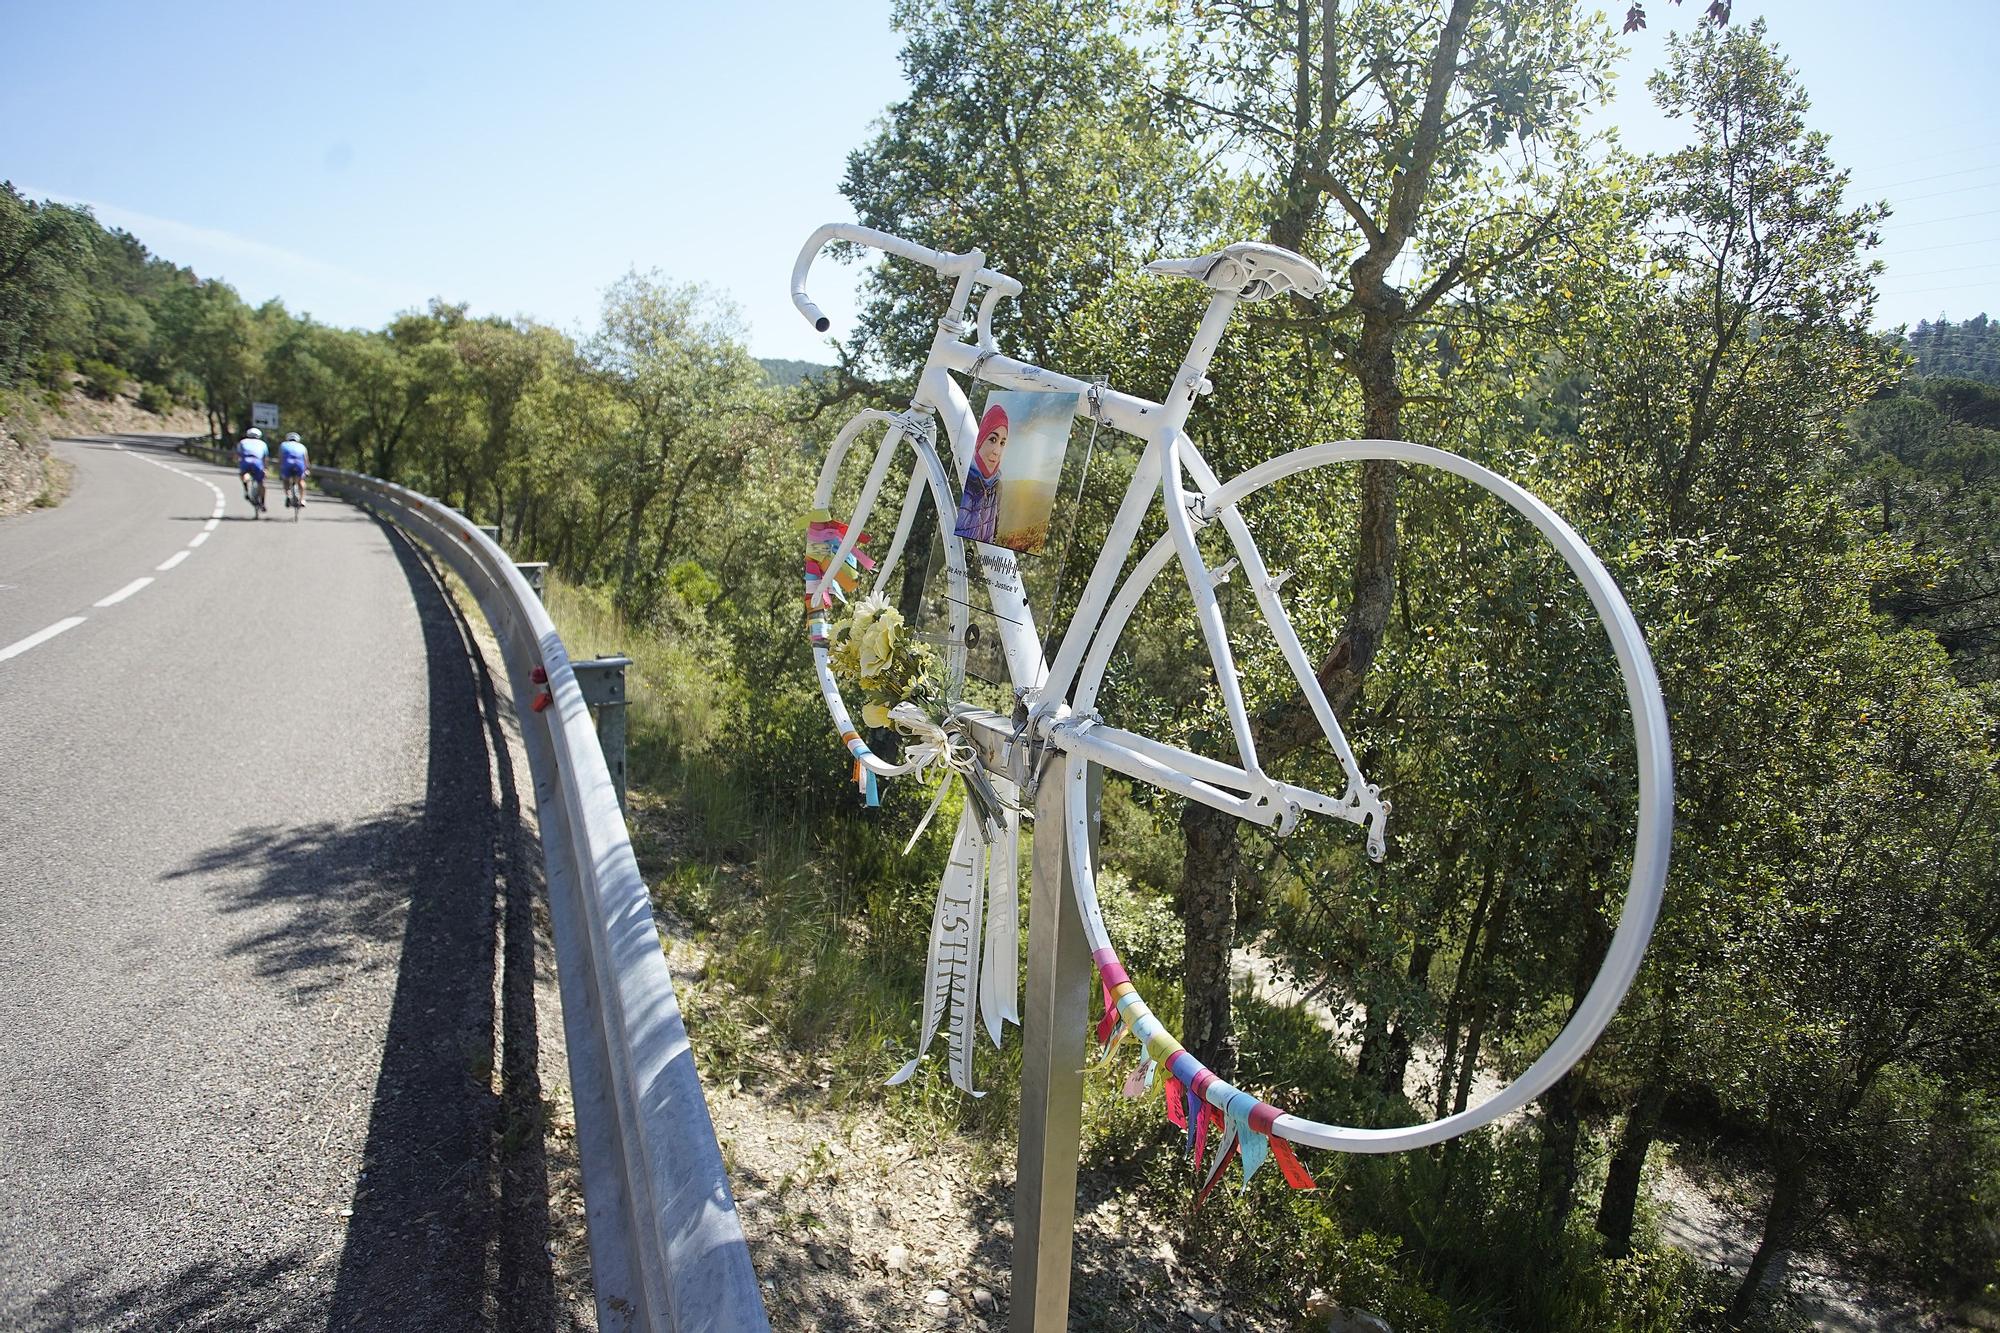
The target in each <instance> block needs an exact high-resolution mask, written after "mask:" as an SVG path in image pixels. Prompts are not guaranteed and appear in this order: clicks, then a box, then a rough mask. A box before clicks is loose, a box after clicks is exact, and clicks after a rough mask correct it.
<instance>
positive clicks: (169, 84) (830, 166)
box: [0, 0, 2000, 360]
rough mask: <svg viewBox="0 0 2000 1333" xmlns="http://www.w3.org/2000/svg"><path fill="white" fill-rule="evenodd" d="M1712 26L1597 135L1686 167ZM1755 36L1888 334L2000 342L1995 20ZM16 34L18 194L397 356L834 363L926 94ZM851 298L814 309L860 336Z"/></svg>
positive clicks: (280, 33) (104, 25) (242, 44)
mask: <svg viewBox="0 0 2000 1333" xmlns="http://www.w3.org/2000/svg"><path fill="white" fill-rule="evenodd" d="M1613 7H1614V8H1615V9H1616V10H1617V11H1619V12H1620V13H1622V11H1623V8H1624V4H1623V2H1622V0H1620V2H1619V3H1616V4H1615V5H1614V6H1613ZM1690 7H1691V8H1692V9H1693V10H1694V11H1696V12H1698V11H1699V9H1700V8H1701V7H1702V5H1701V0H1690V4H1689V6H1684V7H1682V8H1675V7H1674V6H1673V5H1672V4H1670V3H1669V0H1649V3H1648V8H1649V9H1650V10H1651V11H1652V23H1653V27H1652V30H1651V31H1650V32H1649V33H1646V34H1642V35H1640V36H1639V37H1638V38H1637V39H1636V40H1635V41H1634V42H1633V43H1632V53H1631V55H1630V56H1629V57H1628V59H1627V60H1626V61H1625V63H1624V67H1623V69H1622V72H1621V96H1620V99H1619V102H1618V103H1617V104H1616V105H1615V106H1614V107H1613V108H1611V109H1610V111H1609V112H1607V113H1606V117H1605V120H1606V123H1613V124H1616V125H1618V126H1619V128H1620V133H1621V135H1622V137H1623V138H1624V140H1625V142H1626V143H1627V145H1628V146H1630V147H1633V148H1635V149H1641V150H1645V149H1664V148H1671V147H1672V146H1674V144H1675V142H1676V139H1675V138H1674V134H1673V129H1674V127H1673V126H1672V125H1671V123H1669V122H1666V121H1663V120H1662V119H1661V118H1660V117H1658V116H1657V115H1656V114H1655V113H1653V112H1652V111H1651V108H1650V102H1649V99H1648V98H1647V97H1646V95H1645V91H1644V81H1645V77H1646V74H1647V73H1649V72H1650V71H1651V70H1652V69H1653V68H1655V67H1656V66H1657V65H1658V63H1659V60H1660V54H1661V51H1662V49H1663V47H1664V34H1665V33H1666V32H1668V31H1686V30H1687V29H1689V28H1690V27H1691V26H1692V25H1693V23H1694V21H1695V17H1696V12H1687V9H1688V8H1690ZM1759 13H1762V14H1765V15H1766V16H1768V18H1769V19H1770V23H1771V29H1772V34H1773V36H1774V37H1776V38H1777V40H1778V41H1779V43H1780V44H1781V45H1782V46H1783V47H1784V48H1785V50H1786V51H1787V53H1788V54H1789V55H1790V56H1791V57H1792V59H1793V61H1794V63H1795V64H1796V65H1797V67H1798V69H1799V72H1800V76H1801V78H1802V80H1803V82H1804V84H1805V86H1806V88H1807V90H1808V91H1809V92H1810V93H1811V95H1812V97H1813V101H1814V109H1813V113H1812V117H1811V120H1812V123H1813V125H1814V127H1815V128H1819V129H1824V130H1826V131H1827V132H1829V133H1830V134H1831V135H1832V136H1833V142H1834V153H1835V156H1836V158H1837V159H1838V160H1839V161H1840V162H1842V163H1843V164H1844V165H1847V166H1849V167H1851V168H1852V169H1853V170H1854V173H1855V186H1856V189H1857V191H1858V192H1859V193H1860V194H1861V195H1862V196H1864V197H1871V198H1886V199H1888V200H1890V201H1891V202H1892V203H1894V204H1895V205H1896V206H1897V216H1896V217H1895V218H1894V219H1892V220H1891V222H1890V223H1889V224H1888V227H1887V228H1886V229H1885V231H1884V240H1885V245H1884V247H1883V250H1882V252H1881V253H1882V256H1883V257H1884V258H1885V259H1886V260H1887V261H1888V263H1889V271H1888V273H1887V274H1886V275H1885V276H1884V278H1883V279H1882V283H1881V287H1882V292H1883V300H1882V303H1881V306H1880V312H1879V313H1880V316H1881V320H1882V322H1883V323H1885V324H1887V323H1898V322H1904V321H1912V322H1913V321H1915V320H1916V319H1918V318H1925V317H1935V316H1936V315H1938V314H1939V313H1941V312H1942V313H1945V314H1948V315H1950V316H1951V317H1952V318H1962V317H1966V316H1969V315H1972V314H1975V313H1978V312H1979V311H1980V310H1982V309H1983V310H1986V311H1988V312H1989V313H1992V314H1995V315H2000V142H1996V139H2000V136H1996V135H1995V133H1994V130H1995V128H1996V120H2000V117H1996V114H1995V112H1994V110H1993V105H1994V98H1993V94H1992V92H1991V85H1990V78H1991V68H1990V58H1991V54H1992V52H1993V51H1995V50H1996V49H2000V3H1995V0H1914V2H1913V3H1910V4H1908V5H1906V6H1902V7H1898V6H1893V5H1890V4H1888V3H1885V2H1884V0H1764V3H1761V4H1760V3H1758V2H1757V0H1737V6H1736V19H1737V21H1738V22H1739V23H1744V22H1748V21H1749V20H1750V18H1751V17H1753V16H1754V15H1756V14H1759ZM0 32H4V33H5V39H4V43H0V178H6V179H11V180H12V181H13V182H14V183H15V185H16V186H17V187H19V188H21V189H22V190H24V191H25V192H27V193H29V194H31V195H35V196H38V197H57V198H62V199H66V200H72V201H80V202H87V203H89V204H91V205H92V206H93V207H94V208H95V209H96V211H97V214H98V216H99V217H100V218H101V219H102V220H104V221H105V222H107V223H111V224H114V225H118V226H123V227H126V228H128V229H129V230H131V231H133V232H135V233H136V234H138V236H139V237H140V238H141V239H142V240H144V241H145V242H146V243H147V244H148V245H149V246H151V247H152V248H153V249H154V250H155V251H156V252H158V253H160V254H163V255H165V256H167V257H168V258H170V259H173V260H175V261H177V262H179V263H184V264H189V265H192V266H193V267H194V268H195V270H196V271H197V272H200V273H201V274H203V275H204V276H218V277H222V278H225V279H227V280H228V281H229V282H231V283H232V284H234V285H235V286H236V288H237V289H238V290H239V291H241V292H242V293H243V295H244V296H245V297H246V298H248V299H250V300H253V301H254V300H262V299H264V298H266V297H269V296H278V297H281V298H282V299H283V300H284V301H285V303H286V304H287V305H288V306H289V307H290V308H291V309H293V310H295V311H307V312H310V313H311V314H313V315H314V316H316V317H318V318H320V319H323V320H326V321H329V322H333V323H339V324H349V325H360V326H367V327H374V326H378V325H380V324H381V323H383V322H384V321H385V320H386V319H388V318H389V317H390V316H391V315H392V314H394V313H395V312H396V311H397V310H400V309H405V308H409V307H412V306H420V305H422V304H423V303H424V302H425V301H426V300H427V299H429V298H430V297H432V296H444V297H446V298H448V299H452V300H460V301H468V302H470V303H471V305H472V307H473V309H474V310H475V312H478V313H499V314H507V315H514V314H525V315H532V316H534V317H536V318H539V319H542V320H546V321H548V322H551V323H555V324H558V325H561V326H564V327H567V328H571V329H573V330H580V329H582V328H585V327H587V326H588V325H589V324H591V323H592V322H594V319H595V315H596V310H597V305H598V300H599V296H600V294H601V292H602V291H603V289H604V287H605V286H606V285H607V284H609V283H610V282H611V281H613V280H614V279H615V278H617V277H618V276H619V275H620V274H622V273H623V272H625V271H626V270H627V269H629V268H632V267H635V266H636V267H638V268H641V269H650V268H658V269H660V270H661V271H662V272H664V273H666V274H667V275H668V276H670V277H673V278H676V279H680V280H687V281H697V282H702V283H705V284H707V285H709V286H710V287H713V288H715V289H717V290H718V291H721V292H723V293H725V294H726V295H728V296H729V297H730V298H731V299H732V300H733V301H734V302H735V303H736V305H737V306H738V307H739V308H740V310H741V312H742V314H743V316H744V319H745V321H746V324H747V325H748V337H749V342H750V345H751V347H752V348H753V350H755V351H756V352H757V353H758V354H760V355H764V356H791V357H804V358H809V359H813V360H826V359H828V357H827V356H826V354H825V351H824V346H823V343H822V342H821V340H820V339H819V337H818V336H817V335H815V334H813V332H812V331H811V330H810V329H809V328H808V327H807V326H806V324H805V322H804V321H803V320H801V319H799V318H798V317H797V316H796V315H795V314H794V313H793V311H792V309H791V305H790V302H789V301H788V300H787V295H786V294H787V290H788V280H789V276H790V270H791V262H792V258H793V256H794V255H795V254H796V252H797V247H798V245H799V243H800V242H801V241H802V240H803V239H804V237H805V235H806V234H807V233H808V232H809V231H811V230H812V228H813V227H814V226H816V225H817V224H818V223H820V222H822V221H831V220H838V219H845V218H848V217H850V216H851V213H850V212H849V210H848V209H847V207H846V203H845V201H844V200H843V199H842V198H841V197H840V194H839V189H838V187H839V183H840V177H841V173H842V171H843V170H844V168H845V165H846V157H847V153H848V152H849V151H850V150H851V149H853V148H854V147H856V146H857V145H859V144H860V143H862V142H863V141H865V139H866V138H867V136H868V134H869V132H870V127H871V125H872V123H873V122H874V121H875V119H876V118H877V117H878V116H880V115H881V113H882V112H883V110H884V109H885V108H886V107H887V106H888V105H889V103H890V102H892V101H894V100H896V99H897V98H898V97H900V96H901V95H902V91H903V89H902V82H901V71H900V67H899V65H898V63H897V49H898V46H899V43H898V41H897V38H896V35H895V34H894V33H892V32H891V31H890V30H889V24H888V5H887V3H886V0H863V2H862V3H850V2H848V0H842V3H839V4H826V3H820V4H811V3H768V4H763V3H754V2H750V3H738V4H735V5H689V4H673V3H654V4H641V3H608V4H577V5H572V6H568V7H566V8H565V9H564V10H563V11H562V12H561V14H560V16H558V15H557V14H556V12H555V11H554V10H553V9H552V8H551V7H546V6H533V7H530V6H525V5H518V4H506V3H499V4H492V3H489V4H485V5H476V6H475V5H470V4H427V3H404V4H387V3H380V2H378V0H359V2H357V3H348V4H343V5H341V6H338V7H334V6H304V5H292V6H283V5H270V4H257V5H251V4H202V5H192V4H183V5H162V4H159V3H157V0H154V2H153V3H110V2H108V0H71V2H70V3H66V4H48V3H43V2H38V0H0ZM838 273H839V270H834V269H832V268H831V266H827V273H826V276H825V277H821V276H819V274H818V273H817V272H816V275H815V287H814V295H815V296H816V297H818V298H819V299H820V301H821V304H823V305H825V306H826V307H827V309H828V313H829V314H831V315H832V316H833V318H834V319H835V321H836V325H837V326H838V324H839V323H840V322H841V321H842V320H843V318H844V316H845V315H846V314H847V312H848V311H850V310H851V308H852V275H851V274H848V275H845V276H844V277H840V276H836V275H837V274H838ZM822 291H824V293H825V294H824V295H822Z"/></svg>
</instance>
